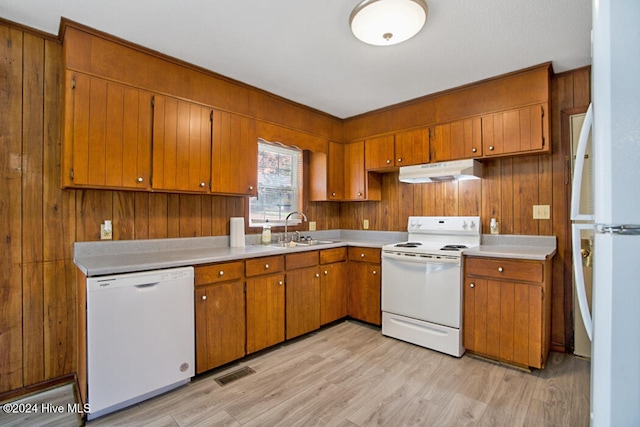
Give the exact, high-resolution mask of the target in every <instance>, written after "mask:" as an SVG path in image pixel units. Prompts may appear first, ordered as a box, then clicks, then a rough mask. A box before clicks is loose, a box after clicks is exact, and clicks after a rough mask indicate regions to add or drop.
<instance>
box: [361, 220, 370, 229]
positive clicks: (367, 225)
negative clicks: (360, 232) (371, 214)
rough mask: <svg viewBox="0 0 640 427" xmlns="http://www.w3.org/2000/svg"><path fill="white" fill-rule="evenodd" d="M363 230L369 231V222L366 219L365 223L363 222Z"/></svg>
mask: <svg viewBox="0 0 640 427" xmlns="http://www.w3.org/2000/svg"><path fill="white" fill-rule="evenodd" d="M362 228H363V229H365V230H368V229H369V220H368V219H365V220H364V221H362Z"/></svg>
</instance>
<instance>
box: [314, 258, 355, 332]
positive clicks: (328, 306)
mask: <svg viewBox="0 0 640 427" xmlns="http://www.w3.org/2000/svg"><path fill="white" fill-rule="evenodd" d="M346 261H347V248H344V247H343V248H334V249H324V250H321V251H320V324H321V325H326V324H327V323H331V322H333V321H335V320H338V319H342V318H343V317H346V316H347V315H348V310H347V299H348V295H349V288H348V282H347V278H348V276H347V262H346Z"/></svg>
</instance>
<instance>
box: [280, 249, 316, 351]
mask: <svg viewBox="0 0 640 427" xmlns="http://www.w3.org/2000/svg"><path fill="white" fill-rule="evenodd" d="M318 259H319V258H318V251H312V252H300V253H296V254H290V255H287V256H286V258H285V265H286V271H287V273H286V291H285V294H286V298H285V299H286V304H285V313H286V328H285V330H286V338H287V339H291V338H295V337H297V336H300V335H303V334H306V333H307V332H311V331H313V330H316V329H318V328H320V272H319V270H318Z"/></svg>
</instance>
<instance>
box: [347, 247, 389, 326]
mask: <svg viewBox="0 0 640 427" xmlns="http://www.w3.org/2000/svg"><path fill="white" fill-rule="evenodd" d="M380 277H381V275H380V249H376V248H358V247H350V248H349V298H348V311H349V316H351V317H353V318H354V319H358V320H362V321H364V322H368V323H373V324H375V325H381V324H382V311H381V307H380V295H381V279H380Z"/></svg>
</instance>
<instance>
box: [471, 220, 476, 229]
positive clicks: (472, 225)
mask: <svg viewBox="0 0 640 427" xmlns="http://www.w3.org/2000/svg"><path fill="white" fill-rule="evenodd" d="M474 228H476V223H475V221H471V229H474Z"/></svg>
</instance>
